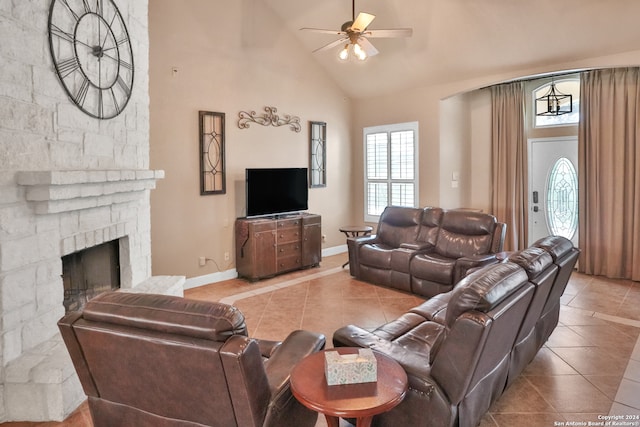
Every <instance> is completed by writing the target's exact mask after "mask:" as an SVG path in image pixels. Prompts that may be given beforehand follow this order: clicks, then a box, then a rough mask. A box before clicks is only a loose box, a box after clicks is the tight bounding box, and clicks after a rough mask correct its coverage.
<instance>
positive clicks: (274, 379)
mask: <svg viewBox="0 0 640 427" xmlns="http://www.w3.org/2000/svg"><path fill="white" fill-rule="evenodd" d="M325 342H326V338H325V337H324V335H322V334H317V333H315V332H309V331H303V330H297V331H293V332H291V333H290V334H289V336H287V338H285V340H284V341H282V344H281V345H280V346H279V347H278V348H277V349H276V350H275V351H274V352H273V354H272V356H271V357H270V358H269V359H268V360H267V361H266V362H265V363H264V367H265V371H266V373H267V379H268V380H269V387H270V388H271V396H272V397H273V396H275V395H277V394H279V393H281V392H282V391H283V390H287V389H288V388H289V376H290V374H291V370H292V369H293V367H294V366H295V365H296V364H297V363H298V362H300V361H301V360H302V359H303V358H304V357H306V356H308V355H310V354H312V353H315V352H317V351H320V350H322V349H323V348H324V345H325Z"/></svg>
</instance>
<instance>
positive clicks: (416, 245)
mask: <svg viewBox="0 0 640 427" xmlns="http://www.w3.org/2000/svg"><path fill="white" fill-rule="evenodd" d="M434 247H435V246H434V245H432V244H431V243H427V242H406V243H401V244H400V248H402V249H409V250H412V251H415V252H426V251H429V250H430V249H433V248H434Z"/></svg>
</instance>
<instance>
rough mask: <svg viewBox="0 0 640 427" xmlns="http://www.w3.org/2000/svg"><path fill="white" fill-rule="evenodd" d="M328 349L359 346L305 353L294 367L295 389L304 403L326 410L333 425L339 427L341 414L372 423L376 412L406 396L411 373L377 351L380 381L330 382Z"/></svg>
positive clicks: (363, 424)
mask: <svg viewBox="0 0 640 427" xmlns="http://www.w3.org/2000/svg"><path fill="white" fill-rule="evenodd" d="M327 351H338V353H340V354H353V353H357V352H358V348H353V347H338V348H334V349H328V350H324V351H319V352H317V353H313V354H311V355H309V356H307V357H305V358H304V359H302V360H301V361H300V363H298V364H297V365H296V366H295V367H294V368H293V370H292V371H291V392H292V393H293V395H294V396H295V398H296V399H297V400H298V401H299V402H300V403H302V404H303V405H304V406H306V407H307V408H309V409H312V410H314V411H316V412H319V413H321V414H324V416H325V418H326V419H327V425H328V426H329V427H339V424H340V417H342V418H356V419H357V424H356V427H369V426H370V425H371V421H372V420H373V416H374V415H377V414H381V413H383V412H386V411H389V410H391V409H392V408H394V407H395V406H396V405H398V404H399V403H400V402H401V401H402V399H404V396H405V394H406V393H407V374H406V373H405V371H404V369H402V366H400V364H399V363H398V362H396V361H395V360H393V359H392V358H390V357H389V356H386V355H384V354H381V353H378V352H376V351H374V352H373V354H374V355H375V357H376V360H377V363H378V366H377V372H378V381H376V382H370V383H359V384H340V385H331V386H330V385H327V379H326V377H325V373H324V354H325V352H327Z"/></svg>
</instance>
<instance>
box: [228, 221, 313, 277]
mask: <svg viewBox="0 0 640 427" xmlns="http://www.w3.org/2000/svg"><path fill="white" fill-rule="evenodd" d="M235 235H236V270H237V272H238V276H240V277H244V278H246V279H249V280H258V279H263V278H265V277H272V276H275V275H277V274H281V273H286V272H288V271H293V270H299V269H302V268H308V267H315V266H318V265H319V264H320V260H321V259H322V228H321V219H320V215H315V214H294V215H282V216H277V217H264V218H238V219H236V224H235Z"/></svg>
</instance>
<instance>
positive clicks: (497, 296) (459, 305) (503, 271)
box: [446, 262, 528, 327]
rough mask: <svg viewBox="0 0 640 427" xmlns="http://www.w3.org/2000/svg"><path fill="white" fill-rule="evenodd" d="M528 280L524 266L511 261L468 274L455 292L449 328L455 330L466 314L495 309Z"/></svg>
mask: <svg viewBox="0 0 640 427" xmlns="http://www.w3.org/2000/svg"><path fill="white" fill-rule="evenodd" d="M527 280H528V277H527V273H526V272H525V271H524V270H523V269H522V267H520V266H519V265H517V264H514V263H511V262H505V263H500V264H493V265H490V266H487V267H485V268H483V269H480V270H478V271H476V272H474V273H472V274H470V275H468V276H467V277H465V278H464V279H462V280H461V281H460V282H459V283H458V285H456V287H455V288H454V289H453V291H452V294H451V300H450V301H449V305H448V306H447V315H446V324H447V326H448V327H451V325H453V323H454V322H455V320H456V319H457V318H458V316H460V315H461V314H462V313H464V312H466V311H470V310H477V311H480V312H487V311H489V310H491V309H493V308H494V307H495V306H496V305H498V304H499V303H500V302H501V301H502V300H504V299H505V298H506V297H507V296H509V295H511V294H512V293H513V292H514V291H516V290H517V289H518V288H520V287H521V286H522V285H523V284H524V283H526V282H527Z"/></svg>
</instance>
